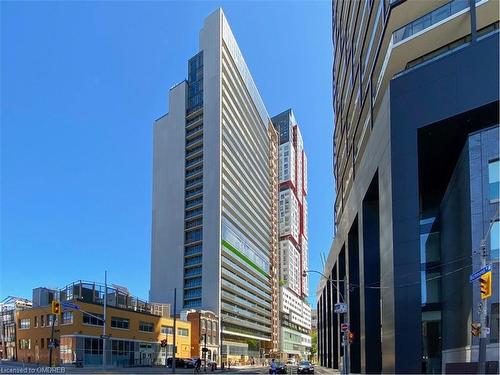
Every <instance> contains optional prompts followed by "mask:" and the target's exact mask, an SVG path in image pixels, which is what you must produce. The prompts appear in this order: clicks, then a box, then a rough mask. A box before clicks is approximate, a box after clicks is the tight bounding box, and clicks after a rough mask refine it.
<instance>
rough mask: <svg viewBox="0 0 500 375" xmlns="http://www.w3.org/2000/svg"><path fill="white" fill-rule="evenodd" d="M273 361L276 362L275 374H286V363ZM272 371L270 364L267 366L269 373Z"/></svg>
mask: <svg viewBox="0 0 500 375" xmlns="http://www.w3.org/2000/svg"><path fill="white" fill-rule="evenodd" d="M274 363H275V364H276V374H287V373H288V371H287V368H286V365H285V364H284V363H283V362H278V361H275V362H274ZM272 371H273V370H271V366H269V373H270V374H272V373H273V372H272Z"/></svg>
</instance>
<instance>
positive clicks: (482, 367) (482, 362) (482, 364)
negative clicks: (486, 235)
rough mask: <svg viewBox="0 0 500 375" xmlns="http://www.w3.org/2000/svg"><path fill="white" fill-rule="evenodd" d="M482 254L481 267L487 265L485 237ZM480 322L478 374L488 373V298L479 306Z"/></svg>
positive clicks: (481, 249)
mask: <svg viewBox="0 0 500 375" xmlns="http://www.w3.org/2000/svg"><path fill="white" fill-rule="evenodd" d="M479 252H480V255H481V268H484V267H486V241H485V240H484V239H483V240H482V241H481V248H480V249H479ZM479 288H480V289H479V295H480V296H481V283H479ZM479 309H480V310H479V316H480V318H479V322H480V324H481V333H480V335H479V358H478V362H479V366H478V372H477V373H478V374H485V373H486V341H487V328H486V325H487V324H486V322H487V319H486V318H487V314H488V300H487V299H483V300H482V301H481V303H480V308H479Z"/></svg>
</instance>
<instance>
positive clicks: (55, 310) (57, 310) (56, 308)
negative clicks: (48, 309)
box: [52, 301, 61, 315]
mask: <svg viewBox="0 0 500 375" xmlns="http://www.w3.org/2000/svg"><path fill="white" fill-rule="evenodd" d="M52 314H55V315H61V303H60V302H59V301H52Z"/></svg>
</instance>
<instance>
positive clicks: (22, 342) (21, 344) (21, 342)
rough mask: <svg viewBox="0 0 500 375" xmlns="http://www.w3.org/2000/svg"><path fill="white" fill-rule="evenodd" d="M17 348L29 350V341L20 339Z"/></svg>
mask: <svg viewBox="0 0 500 375" xmlns="http://www.w3.org/2000/svg"><path fill="white" fill-rule="evenodd" d="M19 347H20V348H21V349H31V339H21V340H19Z"/></svg>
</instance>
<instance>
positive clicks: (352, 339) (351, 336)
mask: <svg viewBox="0 0 500 375" xmlns="http://www.w3.org/2000/svg"><path fill="white" fill-rule="evenodd" d="M355 338H356V337H355V335H354V332H349V336H348V339H349V343H350V344H351V343H353V342H354V339H355Z"/></svg>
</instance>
